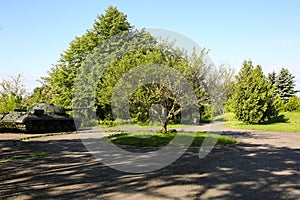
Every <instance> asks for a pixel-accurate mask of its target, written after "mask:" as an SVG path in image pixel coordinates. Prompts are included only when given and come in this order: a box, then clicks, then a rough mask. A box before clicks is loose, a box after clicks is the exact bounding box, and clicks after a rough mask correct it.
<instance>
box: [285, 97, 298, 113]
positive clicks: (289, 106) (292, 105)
mask: <svg viewBox="0 0 300 200" xmlns="http://www.w3.org/2000/svg"><path fill="white" fill-rule="evenodd" d="M285 110H286V111H288V112H292V111H297V110H300V99H299V98H298V97H297V96H296V95H294V96H292V97H291V98H290V100H289V101H288V102H287V103H286V104H285Z"/></svg>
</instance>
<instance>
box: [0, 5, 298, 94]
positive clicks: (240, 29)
mask: <svg viewBox="0 0 300 200" xmlns="http://www.w3.org/2000/svg"><path fill="white" fill-rule="evenodd" d="M110 5H113V6H117V7H118V9H119V10H120V11H122V12H124V13H125V14H126V15H127V17H128V21H129V22H130V23H131V24H132V25H134V26H135V27H136V28H144V27H145V28H162V29H169V30H173V31H176V32H178V33H181V34H183V35H186V36H188V37H190V38H191V39H193V40H194V41H196V42H197V43H198V44H199V45H200V46H201V47H205V48H208V49H210V50H211V52H210V54H209V56H210V57H211V59H212V61H213V62H214V63H215V64H216V65H219V64H223V63H225V64H229V65H230V66H231V67H234V68H236V69H237V70H238V69H239V68H240V67H241V64H242V62H243V60H245V59H251V60H252V61H253V63H254V64H255V65H256V64H260V65H262V67H263V69H264V71H265V72H266V73H267V72H270V71H272V70H275V71H278V70H280V68H281V67H283V66H284V67H287V68H288V69H289V70H290V72H292V73H293V74H294V75H295V76H296V79H297V87H296V88H297V89H300V1H298V0H293V1H292V0H286V1H284V0H245V1H242V0H235V1H234V0H224V1H223V0H210V1H207V0H205V1H202V0H186V1H171V0H165V1H163V0H160V1H158V0H151V1H138V0H131V1H130V0H128V1H125V0H119V1H108V0H102V1H101V0H97V1H96V0H86V1H85V0H27V1H22V0H1V1H0V67H1V71H0V79H2V78H4V77H7V76H8V75H16V74H18V73H23V76H24V83H25V84H26V87H27V88H30V89H32V88H33V87H34V86H36V85H38V83H37V82H36V79H38V78H39V77H40V76H45V75H46V74H47V71H49V70H50V69H51V67H52V65H53V64H55V63H56V61H57V59H58V58H59V55H60V54H61V53H62V52H63V51H64V50H66V49H67V47H68V44H69V42H70V41H71V40H73V39H74V37H75V36H81V35H82V34H83V33H85V31H86V30H87V29H89V28H91V27H92V24H93V22H94V19H95V18H96V16H97V15H98V14H102V13H104V12H105V9H106V8H107V7H108V6H110Z"/></svg>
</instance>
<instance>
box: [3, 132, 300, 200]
mask: <svg viewBox="0 0 300 200" xmlns="http://www.w3.org/2000/svg"><path fill="white" fill-rule="evenodd" d="M224 134H227V135H230V134H231V135H233V134H236V133H231V132H225V133H224ZM240 137H251V135H250V134H249V135H247V133H241V134H240ZM5 142H6V143H10V142H13V141H5ZM26 149H27V150H29V151H30V150H36V149H43V150H49V151H52V152H54V153H55V154H54V155H53V156H50V157H44V158H30V159H24V160H14V161H11V162H6V163H0V167H1V176H0V196H1V198H3V199H10V198H12V199H14V198H19V199H82V198H86V199H89V198H90V199H95V198H98V199H142V198H143V199H299V198H300V192H299V191H300V186H299V183H300V149H291V148H275V147H273V146H271V145H263V146H262V145H255V144H245V143H240V144H238V145H235V146H230V147H215V148H214V149H213V151H212V152H211V153H210V154H209V155H208V156H207V157H205V158H204V159H199V158H198V151H199V149H198V148H190V149H189V150H188V151H187V152H186V153H185V154H184V155H183V156H182V157H181V158H180V159H178V160H177V161H176V162H174V163H173V164H171V165H170V166H167V167H165V168H163V169H161V170H158V171H155V172H151V173H145V174H128V173H123V172H120V171H116V170H114V169H112V168H109V167H107V166H104V165H103V164H102V163H100V162H98V161H97V160H96V159H95V158H94V157H92V156H91V155H90V154H89V153H88V152H86V150H85V148H84V146H83V145H82V143H81V140H79V139H73V140H49V141H31V142H28V143H26ZM107 156H111V155H109V154H107Z"/></svg>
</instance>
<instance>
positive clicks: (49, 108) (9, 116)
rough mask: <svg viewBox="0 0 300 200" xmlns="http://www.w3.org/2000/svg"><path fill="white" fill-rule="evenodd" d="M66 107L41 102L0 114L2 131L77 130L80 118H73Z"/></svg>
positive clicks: (40, 131)
mask: <svg viewBox="0 0 300 200" xmlns="http://www.w3.org/2000/svg"><path fill="white" fill-rule="evenodd" d="M71 110H72V109H65V108H63V107H60V106H55V105H53V104H46V103H39V104H36V105H35V106H33V107H32V108H31V109H30V110H28V111H27V110H20V109H16V110H14V111H12V112H7V113H2V114H1V115H0V130H1V131H4V130H5V131H9V130H11V131H22V132H27V133H48V132H50V133H52V132H64V131H76V126H75V124H76V125H77V127H79V126H80V120H79V119H76V118H73V117H72V116H70V115H69V114H67V113H66V111H71Z"/></svg>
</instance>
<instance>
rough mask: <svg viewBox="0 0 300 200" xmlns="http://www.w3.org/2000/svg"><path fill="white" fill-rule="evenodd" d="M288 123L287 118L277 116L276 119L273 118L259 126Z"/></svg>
mask: <svg viewBox="0 0 300 200" xmlns="http://www.w3.org/2000/svg"><path fill="white" fill-rule="evenodd" d="M288 121H289V118H286V117H285V115H278V116H277V117H274V118H272V119H270V120H268V121H266V122H263V123H261V124H264V125H268V124H275V123H287V122H288Z"/></svg>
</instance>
